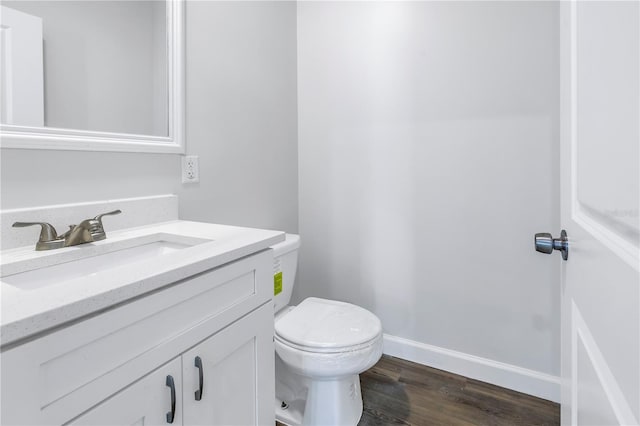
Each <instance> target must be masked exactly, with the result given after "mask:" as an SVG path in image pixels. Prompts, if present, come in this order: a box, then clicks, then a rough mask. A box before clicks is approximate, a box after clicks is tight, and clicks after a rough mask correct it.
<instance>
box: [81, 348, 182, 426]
mask: <svg viewBox="0 0 640 426" xmlns="http://www.w3.org/2000/svg"><path fill="white" fill-rule="evenodd" d="M181 373H182V370H181V365H180V359H179V358H178V359H174V360H173V361H171V362H170V363H168V364H167V365H163V366H162V367H160V368H158V369H157V370H155V371H154V372H153V373H151V374H149V375H148V376H145V377H144V378H142V379H140V380H138V381H137V382H135V383H134V384H132V385H131V386H129V387H128V388H125V389H123V390H122V391H120V392H118V393H117V394H115V395H114V396H112V397H111V398H109V399H108V400H106V401H105V402H103V403H101V404H100V405H98V406H97V407H95V408H93V409H91V410H90V411H89V412H88V413H86V414H83V415H82V416H80V417H79V418H78V419H76V420H74V421H72V422H71V424H74V425H87V426H88V425H162V424H167V422H168V420H171V421H172V424H174V425H176V426H179V425H182V407H181V404H180V403H179V402H178V401H180V400H181V399H182V398H180V397H181V396H182V383H181V381H180V374H181ZM168 380H171V382H168ZM167 383H171V384H172V387H171V388H170V387H169V386H168V385H166V384H167ZM178 398H180V399H178ZM172 407H173V410H172ZM167 416H171V418H170V419H168V418H167Z"/></svg>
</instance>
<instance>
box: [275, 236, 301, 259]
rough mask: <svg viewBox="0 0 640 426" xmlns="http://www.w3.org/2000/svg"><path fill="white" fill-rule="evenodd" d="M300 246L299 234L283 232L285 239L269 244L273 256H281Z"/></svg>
mask: <svg viewBox="0 0 640 426" xmlns="http://www.w3.org/2000/svg"><path fill="white" fill-rule="evenodd" d="M299 247H300V236H299V235H296V234H285V240H284V241H283V242H281V243H278V244H274V245H272V246H271V248H272V249H273V257H278V256H282V255H283V254H286V253H289V252H290V251H293V250H297V249H298V248H299Z"/></svg>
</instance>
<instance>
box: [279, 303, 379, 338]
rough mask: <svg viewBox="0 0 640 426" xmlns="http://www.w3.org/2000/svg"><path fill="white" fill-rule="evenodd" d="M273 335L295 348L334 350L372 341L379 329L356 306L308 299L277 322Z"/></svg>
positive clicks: (372, 317) (374, 319)
mask: <svg viewBox="0 0 640 426" xmlns="http://www.w3.org/2000/svg"><path fill="white" fill-rule="evenodd" d="M275 332H276V336H277V337H279V338H280V339H282V340H285V341H287V342H291V343H293V344H294V345H296V346H302V347H307V348H321V349H336V348H344V347H348V346H355V345H360V344H363V343H366V342H369V341H371V340H373V339H375V338H376V337H378V336H379V335H380V334H381V333H382V325H381V324H380V320H379V319H378V317H376V316H375V315H374V314H372V313H371V312H369V311H367V310H366V309H363V308H361V307H359V306H356V305H352V304H350V303H344V302H338V301H335V300H326V299H318V298H316V297H309V298H308V299H305V300H304V301H303V302H302V303H300V304H299V305H298V306H296V307H295V308H293V309H292V310H291V311H290V312H289V313H287V314H286V315H284V316H283V317H282V318H281V319H279V320H278V321H277V322H276V324H275Z"/></svg>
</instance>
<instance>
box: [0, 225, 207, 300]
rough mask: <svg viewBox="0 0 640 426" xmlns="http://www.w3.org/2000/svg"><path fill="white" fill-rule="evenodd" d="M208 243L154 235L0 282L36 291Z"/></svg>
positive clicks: (84, 251)
mask: <svg viewBox="0 0 640 426" xmlns="http://www.w3.org/2000/svg"><path fill="white" fill-rule="evenodd" d="M210 241H213V240H207V239H200V238H190V237H183V236H179V235H171V234H155V235H150V236H146V237H140V238H136V239H131V240H122V241H116V242H113V243H111V244H104V245H100V246H93V247H91V246H89V247H84V246H83V247H81V248H79V249H78V250H76V251H75V252H74V253H76V254H77V257H76V258H75V259H72V260H67V259H64V258H62V259H60V263H56V264H53V265H50V266H45V267H40V268H37V269H31V270H26V271H23V272H19V273H14V274H9V275H5V276H3V277H2V281H3V282H4V283H5V284H9V285H11V286H14V287H17V288H19V289H20V290H37V289H39V288H42V287H48V286H51V285H55V284H60V283H63V282H66V281H71V280H75V279H78V278H88V277H92V276H95V275H97V274H99V273H102V272H105V271H108V270H110V269H113V268H117V267H121V266H126V265H132V264H135V263H138V262H141V261H145V260H147V259H152V258H157V257H158V256H165V255H168V254H171V253H174V252H176V251H179V250H182V249H185V248H188V247H193V246H195V245H197V244H201V243H204V242H210ZM92 249H94V250H92ZM96 249H97V250H96ZM61 254H62V253H61ZM65 257H68V256H65ZM53 261H55V259H54V260H53Z"/></svg>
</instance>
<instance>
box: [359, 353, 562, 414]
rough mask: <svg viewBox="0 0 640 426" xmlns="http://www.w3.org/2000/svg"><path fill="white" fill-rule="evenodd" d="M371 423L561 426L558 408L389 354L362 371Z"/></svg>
mask: <svg viewBox="0 0 640 426" xmlns="http://www.w3.org/2000/svg"><path fill="white" fill-rule="evenodd" d="M360 384H361V386H362V399H363V403H364V413H363V414H362V419H361V420H360V423H359V426H373V425H509V426H515V425H526V426H529V425H559V424H560V406H559V405H558V404H555V403H553V402H549V401H546V400H543V399H539V398H535V397H533V396H529V395H525V394H523V393H519V392H515V391H512V390H509V389H505V388H501V387H498V386H493V385H490V384H487V383H484V382H479V381H477V380H473V379H469V378H466V377H462V376H458V375H456V374H451V373H447V372H445V371H441V370H436V369H434V368H429V367H425V366H423V365H420V364H415V363H412V362H409V361H404V360H401V359H398V358H393V357H390V356H386V355H385V356H383V357H382V359H381V360H380V361H379V362H378V363H377V364H376V365H375V366H374V367H373V368H371V369H370V370H368V371H366V372H364V373H363V374H361V375H360Z"/></svg>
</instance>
